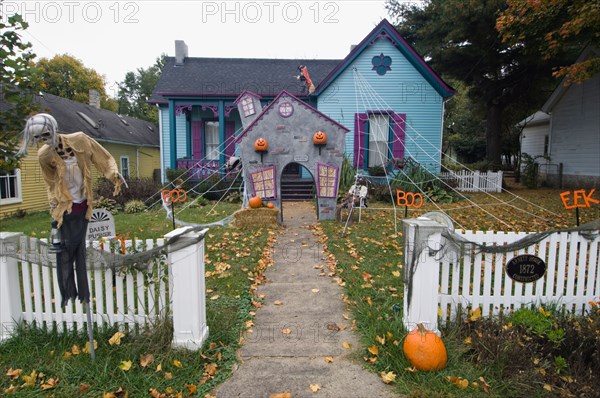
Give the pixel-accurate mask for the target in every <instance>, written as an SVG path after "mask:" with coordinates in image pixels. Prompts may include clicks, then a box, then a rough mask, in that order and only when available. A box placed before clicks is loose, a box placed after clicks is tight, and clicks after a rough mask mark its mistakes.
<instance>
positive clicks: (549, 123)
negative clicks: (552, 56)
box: [519, 46, 600, 189]
mask: <svg viewBox="0 0 600 398" xmlns="http://www.w3.org/2000/svg"><path fill="white" fill-rule="evenodd" d="M590 57H600V49H598V48H596V47H593V46H590V47H587V48H586V49H585V50H584V51H583V53H582V54H581V55H580V57H579V59H578V61H577V62H581V61H582V60H586V59H588V58H590ZM599 110H600V74H598V75H596V76H595V77H593V78H591V79H588V80H586V81H584V82H583V83H581V84H571V85H569V86H566V85H565V84H564V81H563V82H561V83H560V85H559V86H558V87H557V88H556V89H555V90H554V92H553V93H552V95H551V96H550V98H549V99H548V100H547V101H546V103H545V104H544V105H543V106H542V109H541V111H538V112H536V113H535V114H533V115H531V116H529V117H527V118H525V119H524V120H523V121H521V122H520V123H519V125H521V126H525V127H524V128H523V131H522V132H521V153H527V154H528V155H530V156H532V157H534V158H536V157H541V156H545V157H547V158H548V159H544V158H537V159H536V161H537V163H538V164H539V165H540V175H541V177H542V179H544V180H545V181H546V183H547V184H548V185H551V186H558V187H561V188H562V187H565V188H566V187H568V188H575V189H579V188H587V187H599V186H600V111H599Z"/></svg>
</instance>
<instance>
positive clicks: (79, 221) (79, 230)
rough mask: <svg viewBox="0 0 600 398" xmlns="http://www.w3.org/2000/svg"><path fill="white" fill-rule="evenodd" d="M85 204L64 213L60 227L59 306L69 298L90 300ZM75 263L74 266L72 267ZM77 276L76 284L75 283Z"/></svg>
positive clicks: (57, 268)
mask: <svg viewBox="0 0 600 398" xmlns="http://www.w3.org/2000/svg"><path fill="white" fill-rule="evenodd" d="M86 210H87V206H84V207H83V210H82V208H81V207H80V208H77V209H74V210H73V211H72V212H71V214H68V213H65V214H64V216H63V223H62V225H61V227H60V234H61V239H62V242H63V251H62V252H59V253H57V254H56V264H57V267H56V273H57V277H58V287H59V289H60V294H61V296H62V301H61V307H65V306H66V305H67V302H68V301H69V299H73V300H75V298H79V301H80V302H82V303H83V302H87V303H89V302H90V288H89V285H88V278H87V267H86V261H85V260H86V255H85V250H86V247H85V236H86V233H87V225H88V220H87V219H86V218H85V213H86ZM73 265H75V267H73ZM75 278H77V285H75Z"/></svg>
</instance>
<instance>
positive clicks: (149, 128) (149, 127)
mask: <svg viewBox="0 0 600 398" xmlns="http://www.w3.org/2000/svg"><path fill="white" fill-rule="evenodd" d="M146 128H147V129H148V130H150V131H154V128H153V127H152V126H150V125H149V124H147V125H146Z"/></svg>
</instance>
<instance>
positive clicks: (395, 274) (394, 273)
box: [392, 271, 400, 278]
mask: <svg viewBox="0 0 600 398" xmlns="http://www.w3.org/2000/svg"><path fill="white" fill-rule="evenodd" d="M392 275H394V276H395V277H396V278H398V277H399V276H400V271H392Z"/></svg>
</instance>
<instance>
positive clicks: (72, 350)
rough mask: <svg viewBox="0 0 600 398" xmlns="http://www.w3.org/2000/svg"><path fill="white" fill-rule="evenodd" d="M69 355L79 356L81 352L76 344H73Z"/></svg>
mask: <svg viewBox="0 0 600 398" xmlns="http://www.w3.org/2000/svg"><path fill="white" fill-rule="evenodd" d="M71 354H73V355H79V354H81V350H80V349H79V346H78V345H77V344H75V345H73V346H72V347H71Z"/></svg>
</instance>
